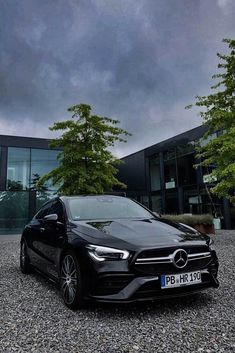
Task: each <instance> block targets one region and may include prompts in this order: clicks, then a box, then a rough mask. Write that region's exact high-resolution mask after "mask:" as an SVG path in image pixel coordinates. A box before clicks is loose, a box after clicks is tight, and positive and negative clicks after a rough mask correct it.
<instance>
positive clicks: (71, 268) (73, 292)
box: [60, 251, 84, 310]
mask: <svg viewBox="0 0 235 353" xmlns="http://www.w3.org/2000/svg"><path fill="white" fill-rule="evenodd" d="M60 288H61V294H62V298H63V300H64V303H65V305H66V306H67V307H69V308H70V309H73V310H77V309H79V308H82V307H83V306H84V299H83V290H82V276H81V269H80V266H79V262H78V259H77V257H76V255H75V254H74V253H73V252H72V251H69V252H67V253H66V254H65V255H64V257H63V259H62V261H61V266H60Z"/></svg>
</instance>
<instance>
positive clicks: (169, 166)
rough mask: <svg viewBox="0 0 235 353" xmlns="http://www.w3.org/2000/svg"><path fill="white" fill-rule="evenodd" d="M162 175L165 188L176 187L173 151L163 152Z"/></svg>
mask: <svg viewBox="0 0 235 353" xmlns="http://www.w3.org/2000/svg"><path fill="white" fill-rule="evenodd" d="M163 156H164V175H165V188H166V189H172V188H175V187H176V184H177V183H176V156H175V149H174V148H172V149H169V150H168V151H166V152H164V155H163Z"/></svg>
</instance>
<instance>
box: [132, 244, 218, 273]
mask: <svg viewBox="0 0 235 353" xmlns="http://www.w3.org/2000/svg"><path fill="white" fill-rule="evenodd" d="M177 249H179V247H177V248H165V249H154V250H145V251H143V252H141V253H140V254H139V255H138V257H137V258H136V260H135V264H134V268H135V271H137V273H142V274H149V275H156V274H170V273H179V272H187V271H194V270H200V269H203V268H206V267H207V266H208V265H209V263H210V261H211V253H210V251H209V249H208V247H207V246H197V247H195V246H194V247H181V249H184V250H185V251H186V252H187V254H188V263H187V265H186V266H185V267H184V268H177V267H176V266H175V265H174V263H173V253H174V251H176V250H177Z"/></svg>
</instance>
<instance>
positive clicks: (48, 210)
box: [34, 202, 52, 219]
mask: <svg viewBox="0 0 235 353" xmlns="http://www.w3.org/2000/svg"><path fill="white" fill-rule="evenodd" d="M51 205H52V204H51V202H50V203H47V204H46V205H45V206H43V207H42V208H41V209H40V210H39V212H38V213H37V214H36V216H35V217H34V218H36V219H42V218H43V217H45V216H47V215H48V214H50V213H51Z"/></svg>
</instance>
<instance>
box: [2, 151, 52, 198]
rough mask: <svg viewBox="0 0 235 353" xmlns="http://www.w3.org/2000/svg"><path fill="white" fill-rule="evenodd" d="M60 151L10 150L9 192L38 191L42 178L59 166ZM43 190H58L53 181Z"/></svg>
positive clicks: (8, 165)
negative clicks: (37, 185)
mask: <svg viewBox="0 0 235 353" xmlns="http://www.w3.org/2000/svg"><path fill="white" fill-rule="evenodd" d="M58 153H59V151H55V150H46V149H31V150H30V148H18V147H9V148H8V162H7V190H11V191H19V190H29V189H31V190H34V189H35V190H36V184H37V182H38V180H39V178H40V177H42V176H43V175H45V174H47V173H48V172H50V171H51V170H53V169H55V168H56V167H57V166H58V161H57V156H58ZM43 190H44V191H46V190H56V187H55V186H53V185H52V182H51V181H48V182H46V183H45V185H44V187H43Z"/></svg>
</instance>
